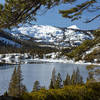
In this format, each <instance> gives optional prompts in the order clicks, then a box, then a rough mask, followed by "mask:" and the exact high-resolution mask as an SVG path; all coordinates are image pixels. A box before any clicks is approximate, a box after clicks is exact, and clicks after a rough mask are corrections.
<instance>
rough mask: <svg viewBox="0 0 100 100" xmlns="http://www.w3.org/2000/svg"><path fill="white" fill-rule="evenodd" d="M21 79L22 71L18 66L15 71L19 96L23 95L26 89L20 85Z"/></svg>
mask: <svg viewBox="0 0 100 100" xmlns="http://www.w3.org/2000/svg"><path fill="white" fill-rule="evenodd" d="M22 81H23V77H22V71H21V66H20V65H18V69H17V95H18V96H20V95H22V94H23V92H24V91H26V87H25V86H24V85H23V84H22Z"/></svg>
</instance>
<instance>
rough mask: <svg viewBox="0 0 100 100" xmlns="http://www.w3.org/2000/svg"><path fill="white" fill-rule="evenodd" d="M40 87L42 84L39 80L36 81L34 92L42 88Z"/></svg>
mask: <svg viewBox="0 0 100 100" xmlns="http://www.w3.org/2000/svg"><path fill="white" fill-rule="evenodd" d="M40 88H41V86H40V83H39V81H35V82H34V86H33V92H34V91H38V90H40Z"/></svg>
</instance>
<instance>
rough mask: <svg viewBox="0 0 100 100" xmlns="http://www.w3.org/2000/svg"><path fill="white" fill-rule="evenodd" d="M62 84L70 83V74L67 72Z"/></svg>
mask: <svg viewBox="0 0 100 100" xmlns="http://www.w3.org/2000/svg"><path fill="white" fill-rule="evenodd" d="M63 84H64V86H65V85H70V84H71V79H70V75H69V74H67V76H66V79H65V81H64V82H63Z"/></svg>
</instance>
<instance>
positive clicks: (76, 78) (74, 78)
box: [71, 68, 83, 85]
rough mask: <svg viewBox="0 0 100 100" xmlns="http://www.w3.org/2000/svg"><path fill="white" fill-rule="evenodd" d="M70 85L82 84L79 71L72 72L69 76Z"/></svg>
mask: <svg viewBox="0 0 100 100" xmlns="http://www.w3.org/2000/svg"><path fill="white" fill-rule="evenodd" d="M71 84H72V85H76V84H83V78H82V76H81V75H80V71H79V69H78V68H77V70H76V71H75V70H73V74H72V76H71Z"/></svg>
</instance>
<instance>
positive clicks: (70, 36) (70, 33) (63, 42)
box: [10, 25, 93, 47]
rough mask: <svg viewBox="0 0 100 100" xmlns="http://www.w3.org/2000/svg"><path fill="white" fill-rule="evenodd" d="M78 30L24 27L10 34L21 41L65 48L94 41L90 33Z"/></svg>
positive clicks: (52, 27)
mask: <svg viewBox="0 0 100 100" xmlns="http://www.w3.org/2000/svg"><path fill="white" fill-rule="evenodd" d="M78 30H80V29H79V28H78V27H77V26H76V25H72V26H69V27H67V28H60V27H54V26H49V25H24V26H20V27H19V28H12V29H11V30H10V33H11V34H12V35H13V36H15V37H18V38H19V39H24V40H29V39H30V38H34V40H35V42H37V43H45V44H51V45H60V46H65V47H66V46H74V45H79V44H81V43H82V42H83V41H84V40H87V39H93V36H92V34H91V32H90V31H78ZM22 35H23V37H22Z"/></svg>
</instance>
